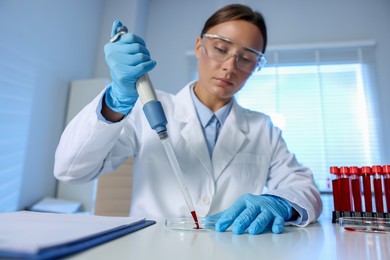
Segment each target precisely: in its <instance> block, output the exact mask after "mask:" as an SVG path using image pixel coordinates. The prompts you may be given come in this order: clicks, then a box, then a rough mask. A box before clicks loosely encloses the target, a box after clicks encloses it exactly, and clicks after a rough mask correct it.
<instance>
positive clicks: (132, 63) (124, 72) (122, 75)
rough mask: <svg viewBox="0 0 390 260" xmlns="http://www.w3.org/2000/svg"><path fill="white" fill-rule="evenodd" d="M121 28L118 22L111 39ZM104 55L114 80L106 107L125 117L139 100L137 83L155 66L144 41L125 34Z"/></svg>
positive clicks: (108, 90)
mask: <svg viewBox="0 0 390 260" xmlns="http://www.w3.org/2000/svg"><path fill="white" fill-rule="evenodd" d="M120 26H122V23H121V22H120V21H119V20H116V21H114V23H113V24H112V29H111V37H113V36H114V35H115V34H116V33H117V28H118V27H120ZM104 53H105V57H106V62H107V65H108V68H109V70H110V73H111V78H112V83H111V86H110V87H109V88H108V89H107V91H106V95H105V101H106V104H107V106H108V107H109V108H111V110H113V111H115V112H118V113H121V114H124V115H126V114H128V113H129V112H130V110H131V109H132V108H133V106H134V104H135V102H136V101H137V98H138V93H137V90H136V82H137V80H138V79H139V78H140V77H141V76H142V75H144V74H145V73H147V72H148V71H150V70H152V69H153V68H154V67H155V66H156V62H155V61H154V60H151V59H150V54H149V51H148V49H147V48H146V46H145V42H144V40H142V39H141V38H140V37H138V36H137V35H135V34H133V33H127V34H124V35H122V36H120V37H119V39H118V40H117V41H115V42H113V43H111V42H109V43H107V44H106V45H105V46H104Z"/></svg>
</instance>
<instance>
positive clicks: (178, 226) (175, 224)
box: [165, 217, 216, 231]
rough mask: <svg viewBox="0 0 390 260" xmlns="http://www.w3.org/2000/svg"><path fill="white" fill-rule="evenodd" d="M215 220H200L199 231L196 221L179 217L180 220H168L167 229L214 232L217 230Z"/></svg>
mask: <svg viewBox="0 0 390 260" xmlns="http://www.w3.org/2000/svg"><path fill="white" fill-rule="evenodd" d="M215 223H216V221H214V220H205V219H204V218H202V219H200V222H199V227H200V228H199V229H197V228H196V225H195V222H194V219H193V218H191V217H179V218H166V219H165V227H166V228H169V229H175V230H186V231H214V230H215Z"/></svg>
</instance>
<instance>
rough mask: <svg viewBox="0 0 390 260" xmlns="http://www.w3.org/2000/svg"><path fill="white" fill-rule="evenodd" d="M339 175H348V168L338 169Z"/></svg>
mask: <svg viewBox="0 0 390 260" xmlns="http://www.w3.org/2000/svg"><path fill="white" fill-rule="evenodd" d="M340 173H341V174H345V175H348V174H350V171H349V167H347V166H342V167H340Z"/></svg>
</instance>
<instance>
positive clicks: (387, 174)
mask: <svg viewBox="0 0 390 260" xmlns="http://www.w3.org/2000/svg"><path fill="white" fill-rule="evenodd" d="M382 170H383V182H384V184H385V185H384V186H385V198H386V207H387V212H390V165H384V166H383V167H382Z"/></svg>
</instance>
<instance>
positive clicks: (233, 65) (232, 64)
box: [222, 55, 238, 73]
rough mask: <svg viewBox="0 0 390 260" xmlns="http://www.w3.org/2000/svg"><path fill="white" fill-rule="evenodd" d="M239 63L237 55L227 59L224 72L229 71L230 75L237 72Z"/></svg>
mask: <svg viewBox="0 0 390 260" xmlns="http://www.w3.org/2000/svg"><path fill="white" fill-rule="evenodd" d="M237 65H238V61H237V57H236V55H232V56H230V57H229V58H227V59H226V60H225V61H224V62H223V63H222V69H223V70H224V71H228V72H230V73H232V72H237V70H238V67H237Z"/></svg>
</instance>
